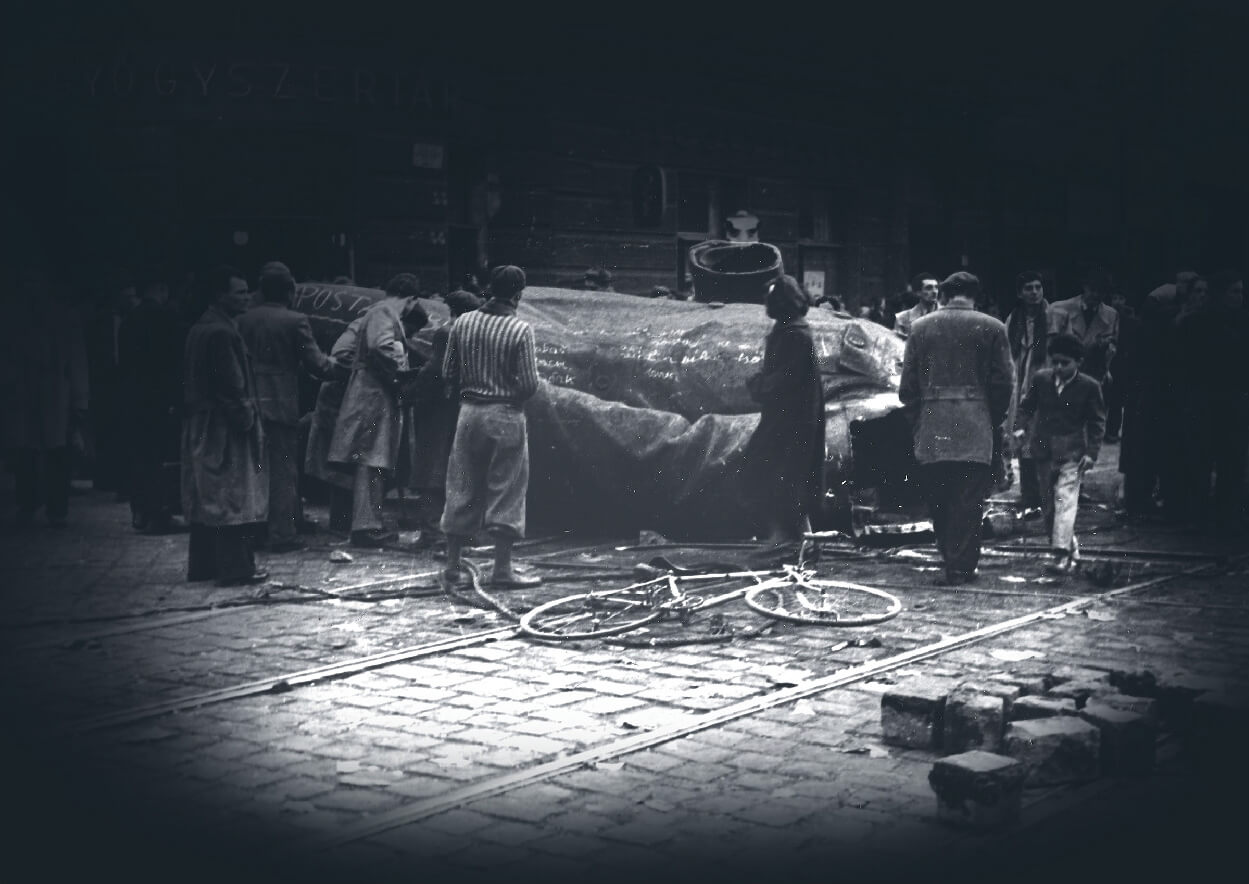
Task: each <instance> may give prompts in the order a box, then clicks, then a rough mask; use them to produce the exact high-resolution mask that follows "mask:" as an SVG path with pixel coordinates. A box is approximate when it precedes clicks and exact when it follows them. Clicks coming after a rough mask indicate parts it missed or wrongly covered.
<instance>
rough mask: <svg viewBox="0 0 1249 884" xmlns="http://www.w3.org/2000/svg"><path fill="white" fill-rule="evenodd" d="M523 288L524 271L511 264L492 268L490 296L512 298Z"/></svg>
mask: <svg viewBox="0 0 1249 884" xmlns="http://www.w3.org/2000/svg"><path fill="white" fill-rule="evenodd" d="M524 288H525V271H523V270H521V269H520V268H519V267H516V266H515V265H512V264H505V265H503V266H502V267H496V268H494V272H493V273H491V274H490V296H491V297H492V298H513V297H515V296H516V295H518V294H520V292H521V291H522V290H523V289H524Z"/></svg>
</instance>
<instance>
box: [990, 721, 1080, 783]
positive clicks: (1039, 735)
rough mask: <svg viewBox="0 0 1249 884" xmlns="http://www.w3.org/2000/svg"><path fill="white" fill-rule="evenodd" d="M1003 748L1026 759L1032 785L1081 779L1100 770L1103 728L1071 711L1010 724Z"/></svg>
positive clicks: (1006, 752)
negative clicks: (1076, 715)
mask: <svg viewBox="0 0 1249 884" xmlns="http://www.w3.org/2000/svg"><path fill="white" fill-rule="evenodd" d="M1003 752H1004V753H1005V754H1007V755H1009V756H1010V757H1011V758H1017V759H1019V761H1021V762H1023V765H1024V768H1025V770H1026V772H1027V773H1026V779H1025V783H1026V784H1027V785H1029V786H1051V785H1055V784H1058V783H1078V782H1083V781H1085V780H1091V779H1095V778H1096V777H1097V775H1098V774H1099V773H1101V731H1100V730H1099V729H1098V728H1097V727H1096V726H1095V725H1092V724H1089V723H1088V722H1087V721H1082V720H1081V719H1079V718H1076V717H1075V716H1072V715H1058V716H1053V717H1050V718H1037V719H1033V720H1032V721H1017V722H1015V723H1014V724H1011V725H1008V726H1007V727H1006V734H1005V736H1004V738H1003Z"/></svg>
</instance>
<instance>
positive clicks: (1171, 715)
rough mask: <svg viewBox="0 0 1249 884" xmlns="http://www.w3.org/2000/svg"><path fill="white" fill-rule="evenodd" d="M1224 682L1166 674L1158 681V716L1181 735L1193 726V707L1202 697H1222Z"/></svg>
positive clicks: (1183, 674)
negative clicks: (1212, 695)
mask: <svg viewBox="0 0 1249 884" xmlns="http://www.w3.org/2000/svg"><path fill="white" fill-rule="evenodd" d="M1227 687H1228V685H1227V682H1226V681H1225V680H1224V679H1218V678H1208V677H1206V676H1201V675H1194V674H1193V673H1191V672H1169V673H1167V674H1165V675H1161V676H1159V678H1158V690H1157V697H1158V714H1159V716H1160V717H1161V718H1162V720H1163V721H1164V722H1166V723H1167V725H1168V726H1169V727H1170V728H1171V729H1172V730H1174V731H1175V732H1176V733H1178V734H1181V735H1182V734H1185V733H1187V732H1188V730H1189V728H1190V727H1191V726H1192V723H1193V711H1194V710H1193V703H1194V701H1196V699H1197V698H1198V697H1201V696H1202V695H1205V694H1220V693H1225V692H1226V689H1227Z"/></svg>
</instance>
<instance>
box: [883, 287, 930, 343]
mask: <svg viewBox="0 0 1249 884" xmlns="http://www.w3.org/2000/svg"><path fill="white" fill-rule="evenodd" d="M911 289H912V290H913V291H914V292H915V296H916V297H917V298H919V300H918V301H916V302H915V304H914V305H913V306H912V307H910V308H909V309H906V310H902V311H900V312H899V313H898V314H897V315H896V316H895V317H894V320H893V330H894V331H896V332H897V333H898V334H900V335H902V337H904V338H905V337H907V336H909V335H910V334H911V327H912V326H914V325H915V320H917V319H920V318H922V317H924V316H927V315H928V314H929V313H932V312H933V311H934V310H936V309H937V278H936V277H935V276H933V275H932V274H931V273H920V274H918V275H917V276H916V277H915V278H914V279H912V280H911Z"/></svg>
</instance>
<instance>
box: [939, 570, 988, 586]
mask: <svg viewBox="0 0 1249 884" xmlns="http://www.w3.org/2000/svg"><path fill="white" fill-rule="evenodd" d="M978 576H979V575H978V573H977V572H976V571H946V572H945V573H944V574H942V575H941V576H940V577H938V578H937V579H936V580H934V581H933V584H934V585H936V586H962V585H963V584H964V583H974V582H975V581H976V578H977V577H978Z"/></svg>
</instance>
